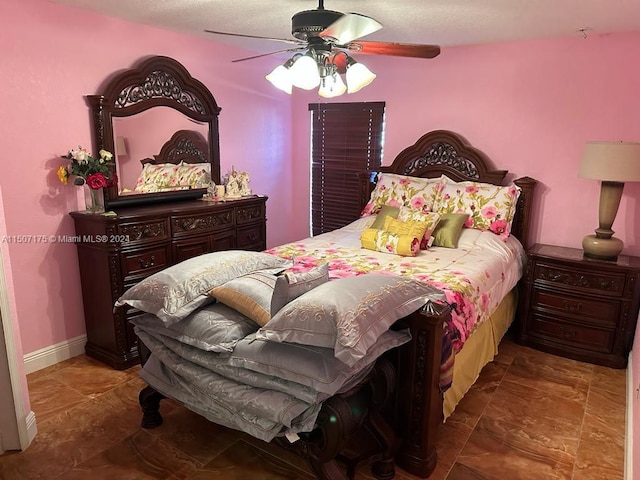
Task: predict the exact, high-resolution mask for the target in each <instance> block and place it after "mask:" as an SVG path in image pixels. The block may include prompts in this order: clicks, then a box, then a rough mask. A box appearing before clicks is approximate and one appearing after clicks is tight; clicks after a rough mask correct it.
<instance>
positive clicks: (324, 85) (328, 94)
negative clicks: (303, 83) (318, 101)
mask: <svg viewBox="0 0 640 480" xmlns="http://www.w3.org/2000/svg"><path fill="white" fill-rule="evenodd" d="M346 91H347V86H346V85H345V84H344V82H343V81H342V78H340V75H338V74H337V73H335V74H333V75H328V76H326V77H324V78H323V79H322V81H321V82H320V89H319V90H318V95H320V96H321V97H324V98H333V97H339V96H340V95H342V94H343V93H344V92H346Z"/></svg>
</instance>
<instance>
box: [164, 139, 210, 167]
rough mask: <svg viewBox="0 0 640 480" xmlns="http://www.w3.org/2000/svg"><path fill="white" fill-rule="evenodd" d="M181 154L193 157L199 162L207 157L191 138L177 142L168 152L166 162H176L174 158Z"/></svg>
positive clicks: (204, 161) (204, 160)
mask: <svg viewBox="0 0 640 480" xmlns="http://www.w3.org/2000/svg"><path fill="white" fill-rule="evenodd" d="M183 156H188V157H195V158H197V159H198V160H199V162H200V163H206V162H207V161H208V159H207V158H206V157H205V154H204V153H203V152H202V150H201V149H200V148H198V147H197V146H196V145H194V143H193V142H192V141H191V139H188V138H185V139H182V140H180V141H179V142H178V145H176V147H175V148H174V149H173V150H172V151H171V152H170V153H169V155H168V163H177V162H176V159H179V158H181V157H183Z"/></svg>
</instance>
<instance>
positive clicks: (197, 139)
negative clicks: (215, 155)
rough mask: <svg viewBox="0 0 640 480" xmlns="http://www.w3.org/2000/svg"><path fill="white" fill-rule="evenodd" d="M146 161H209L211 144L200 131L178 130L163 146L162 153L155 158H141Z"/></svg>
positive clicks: (176, 162)
mask: <svg viewBox="0 0 640 480" xmlns="http://www.w3.org/2000/svg"><path fill="white" fill-rule="evenodd" d="M140 162H141V163H142V164H143V165H144V164H145V163H151V164H156V165H157V164H162V163H174V164H178V163H180V162H184V163H209V144H208V143H207V140H206V139H205V138H204V137H203V136H202V134H201V133H200V132H196V131H195V130H178V131H177V132H176V133H174V134H173V135H172V136H171V138H170V139H169V140H167V142H166V143H165V144H164V145H163V146H162V148H161V149H160V153H159V154H158V155H154V156H153V158H145V159H143V160H140Z"/></svg>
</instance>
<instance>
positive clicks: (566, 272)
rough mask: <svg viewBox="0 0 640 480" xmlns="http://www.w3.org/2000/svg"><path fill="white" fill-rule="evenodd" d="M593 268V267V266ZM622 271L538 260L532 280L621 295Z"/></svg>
mask: <svg viewBox="0 0 640 480" xmlns="http://www.w3.org/2000/svg"><path fill="white" fill-rule="evenodd" d="M594 268H595V267H594ZM625 278H626V277H625V275H624V273H620V274H616V273H614V272H601V271H587V270H586V269H584V268H582V269H578V268H572V267H569V266H567V265H562V264H554V263H553V262H544V261H539V262H538V263H536V264H535V269H534V272H533V280H534V282H537V283H543V284H544V283H546V284H549V285H556V286H557V287H558V288H563V289H568V290H574V291H576V292H577V291H583V292H585V293H588V294H594V293H595V294H599V295H605V296H610V297H611V296H614V297H622V296H623V295H624V284H625Z"/></svg>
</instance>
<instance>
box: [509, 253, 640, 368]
mask: <svg viewBox="0 0 640 480" xmlns="http://www.w3.org/2000/svg"><path fill="white" fill-rule="evenodd" d="M527 255H528V263H527V272H526V274H525V277H524V283H523V295H522V297H521V303H520V314H519V320H520V324H519V332H518V341H519V343H521V344H523V345H527V346H530V347H534V348H537V349H540V350H544V351H546V352H549V353H553V354H556V355H560V356H563V357H569V358H573V359H576V360H581V361H584V362H589V363H595V364H598V365H604V366H607V367H613V368H625V367H626V365H627V360H628V356H629V351H630V350H631V346H632V342H633V336H634V332H635V328H636V322H637V319H638V310H639V308H640V258H639V257H634V256H629V255H619V256H618V257H617V259H616V260H611V261H604V260H596V259H591V258H589V257H586V256H584V255H583V251H582V250H580V249H576V248H566V247H557V246H551V245H534V246H533V247H532V248H531V249H529V251H528V252H527Z"/></svg>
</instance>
